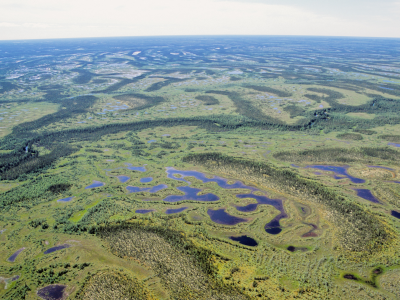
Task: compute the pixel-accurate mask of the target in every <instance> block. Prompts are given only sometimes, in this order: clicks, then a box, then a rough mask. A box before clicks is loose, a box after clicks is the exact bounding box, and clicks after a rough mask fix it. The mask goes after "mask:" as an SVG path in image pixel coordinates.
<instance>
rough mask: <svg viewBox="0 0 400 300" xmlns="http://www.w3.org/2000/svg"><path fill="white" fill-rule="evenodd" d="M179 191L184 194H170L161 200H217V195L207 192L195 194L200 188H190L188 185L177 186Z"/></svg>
mask: <svg viewBox="0 0 400 300" xmlns="http://www.w3.org/2000/svg"><path fill="white" fill-rule="evenodd" d="M177 189H178V190H180V191H181V192H184V193H185V195H182V196H180V195H170V196H167V197H165V198H164V199H163V200H164V201H166V202H178V201H183V200H195V201H217V200H219V197H218V196H216V195H214V194H211V193H208V194H205V195H200V196H198V195H197V194H198V193H199V192H200V191H201V189H196V188H192V187H190V186H180V187H178V188H177Z"/></svg>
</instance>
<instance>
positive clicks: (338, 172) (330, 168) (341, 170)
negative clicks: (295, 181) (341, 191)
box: [306, 165, 365, 183]
mask: <svg viewBox="0 0 400 300" xmlns="http://www.w3.org/2000/svg"><path fill="white" fill-rule="evenodd" d="M306 168H313V169H318V170H322V171H330V172H334V173H335V175H334V176H333V178H335V179H342V178H343V176H344V177H347V178H349V179H350V180H351V182H354V183H364V182H365V180H364V179H361V178H356V177H353V176H351V175H349V174H347V168H348V166H345V167H339V166H324V165H310V166H307V167H306ZM338 175H341V176H338Z"/></svg>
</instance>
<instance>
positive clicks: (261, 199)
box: [164, 167, 287, 234]
mask: <svg viewBox="0 0 400 300" xmlns="http://www.w3.org/2000/svg"><path fill="white" fill-rule="evenodd" d="M167 174H168V175H167V176H168V178H171V179H174V180H178V181H184V182H187V183H189V184H190V182H189V181H187V180H185V177H190V176H192V177H194V178H196V179H198V180H201V181H202V182H204V183H206V182H215V183H217V184H218V186H220V187H222V188H225V189H248V190H250V191H252V192H254V191H258V189H257V188H255V187H251V186H247V185H245V184H243V183H242V182H240V181H236V182H235V183H233V184H228V183H227V182H228V180H227V179H225V178H222V177H218V176H214V177H212V178H207V177H206V175H205V174H203V173H201V172H197V171H180V170H176V169H174V168H171V167H168V168H167ZM175 174H179V175H181V177H180V178H178V177H175V176H174V175H175ZM178 189H179V190H181V191H183V192H185V193H186V191H190V192H193V193H196V194H193V196H196V195H197V193H198V191H200V190H199V189H194V188H190V187H179V188H178ZM196 191H197V192H196ZM207 195H213V194H207ZM185 196H186V195H185ZM185 196H168V197H167V198H165V199H164V201H168V200H171V199H172V200H175V201H181V200H198V201H216V200H218V199H219V198H218V197H217V196H216V195H213V196H215V197H216V198H215V199H216V200H200V199H199V196H196V197H197V199H188V198H185ZM202 196H205V195H202ZM202 196H200V197H202ZM237 197H238V198H253V199H256V200H257V203H254V204H249V205H246V206H237V207H236V209H237V210H239V211H242V212H250V211H254V210H256V209H257V206H258V205H259V204H268V205H272V206H274V207H275V208H276V209H277V210H279V211H280V214H279V215H277V216H276V217H275V218H274V219H273V220H272V221H271V222H269V223H267V224H266V225H265V231H266V232H268V233H270V234H278V233H279V232H281V231H282V229H281V228H280V225H279V221H280V219H282V218H286V217H287V214H286V213H285V210H284V208H283V204H282V200H280V199H270V198H268V197H266V196H258V195H254V194H241V195H237ZM178 199H179V200H178ZM175 201H174V202H175ZM210 212H211V214H213V215H216V217H215V218H216V219H217V220H219V219H220V218H222V219H221V220H222V221H219V222H225V221H224V218H226V220H227V222H228V223H229V222H230V221H229V220H231V219H230V218H233V220H234V219H235V218H236V217H233V216H230V215H229V214H227V213H226V212H225V210H224V209H220V210H216V212H218V213H215V212H214V211H213V210H209V213H208V214H209V215H210ZM210 217H211V215H210ZM236 219H238V220H241V221H240V222H245V221H246V220H245V219H241V218H236ZM211 220H213V221H214V219H213V217H211ZM215 222H216V221H215ZM233 222H234V221H233ZM216 223H218V222H216ZM220 224H225V223H220ZM235 224H236V223H235ZM228 225H231V224H228ZM233 225H234V224H233Z"/></svg>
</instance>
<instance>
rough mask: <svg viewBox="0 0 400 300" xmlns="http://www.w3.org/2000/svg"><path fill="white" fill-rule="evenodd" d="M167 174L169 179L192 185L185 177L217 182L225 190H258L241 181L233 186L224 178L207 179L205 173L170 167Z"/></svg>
mask: <svg viewBox="0 0 400 300" xmlns="http://www.w3.org/2000/svg"><path fill="white" fill-rule="evenodd" d="M167 174H168V178H171V179H174V180H178V181H184V182H187V183H190V182H189V181H187V180H185V179H184V178H185V177H190V176H191V177H194V178H196V179H198V180H201V181H202V182H204V183H206V182H216V183H217V184H218V186H220V187H222V188H224V189H249V190H251V191H256V190H257V189H256V188H254V187H251V186H247V185H245V184H243V183H242V182H240V181H236V182H235V183H233V184H228V183H227V182H228V180H227V179H225V178H222V177H218V176H214V177H213V178H207V177H206V175H205V174H204V173H201V172H197V171H180V170H175V169H174V168H171V167H168V168H167ZM175 174H179V175H181V178H177V177H175V176H174V175H175Z"/></svg>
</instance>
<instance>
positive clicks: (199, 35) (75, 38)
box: [0, 34, 400, 42]
mask: <svg viewBox="0 0 400 300" xmlns="http://www.w3.org/2000/svg"><path fill="white" fill-rule="evenodd" d="M175 37H182V38H183V37H293V38H295V37H305V38H307V37H309V38H348V39H393V40H400V37H390V36H346V35H290V34H288V35H280V34H265V35H261V34H215V35H212V34H193V35H121V36H86V37H55V38H31V39H29V38H27V39H0V42H13V41H48V40H79V39H82V40H83V39H113V38H175Z"/></svg>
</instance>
